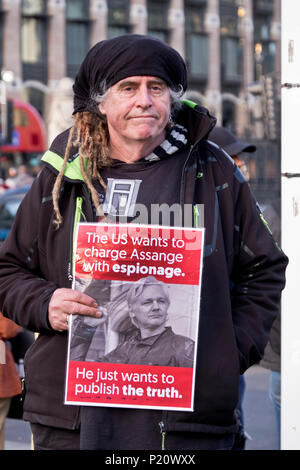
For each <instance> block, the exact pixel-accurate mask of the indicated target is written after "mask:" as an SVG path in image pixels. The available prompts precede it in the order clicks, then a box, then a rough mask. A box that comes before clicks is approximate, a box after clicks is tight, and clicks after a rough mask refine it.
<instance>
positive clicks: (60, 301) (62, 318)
mask: <svg viewBox="0 0 300 470" xmlns="http://www.w3.org/2000/svg"><path fill="white" fill-rule="evenodd" d="M72 314H79V315H89V316H91V317H95V318H100V317H101V316H102V313H101V311H100V309H99V307H98V304H97V302H96V301H95V299H93V298H92V297H90V296H89V295H86V294H84V293H83V292H79V291H76V290H73V289H66V288H62V289H56V290H55V291H54V292H53V295H52V297H51V299H50V302H49V307H48V317H49V322H50V325H51V326H52V328H53V329H54V330H56V331H65V330H67V329H68V318H69V315H72Z"/></svg>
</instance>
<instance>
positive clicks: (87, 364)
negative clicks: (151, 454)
mask: <svg viewBox="0 0 300 470" xmlns="http://www.w3.org/2000/svg"><path fill="white" fill-rule="evenodd" d="M203 239H204V229H195V228H171V227H163V226H148V225H134V224H101V223H99V224H87V223H80V224H78V229H77V235H76V243H75V248H74V281H73V288H74V289H76V290H79V291H82V292H85V293H86V294H88V295H90V296H91V297H93V298H94V299H95V300H96V301H97V303H98V305H99V308H100V310H101V311H102V317H101V318H92V317H88V316H83V315H72V317H71V321H70V325H69V342H68V358H67V380H66V392H65V403H66V404H76V405H78V404H82V405H93V406H115V407H130V408H153V409H173V410H185V411H192V410H193V397H194V381H195V366H196V350H197V338H198V326H199V311H200V288H201V272H202V252H203V241H204V240H203Z"/></svg>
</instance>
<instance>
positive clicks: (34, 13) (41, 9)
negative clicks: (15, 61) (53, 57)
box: [22, 0, 46, 64]
mask: <svg viewBox="0 0 300 470" xmlns="http://www.w3.org/2000/svg"><path fill="white" fill-rule="evenodd" d="M22 14H23V18H22V61H23V62H26V63H33V64H34V63H35V64H37V63H44V62H45V58H46V9H45V1H43V0H24V1H23V3H22Z"/></svg>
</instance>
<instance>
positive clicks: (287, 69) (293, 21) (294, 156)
mask: <svg viewBox="0 0 300 470" xmlns="http://www.w3.org/2000/svg"><path fill="white" fill-rule="evenodd" d="M282 84H286V86H283V87H282V164H281V167H282V173H283V176H282V186H281V188H282V248H283V250H284V252H285V253H286V254H287V255H288V257H289V260H290V261H289V266H288V269H287V284H286V288H285V290H284V292H283V298H282V325H281V329H282V332H281V339H282V343H281V371H282V372H281V448H282V449H284V450H299V449H300V244H299V240H300V147H299V137H300V123H299V118H298V115H299V110H300V86H298V85H299V84H300V1H299V0H283V1H282ZM287 84H288V85H287ZM284 174H286V175H285V176H284Z"/></svg>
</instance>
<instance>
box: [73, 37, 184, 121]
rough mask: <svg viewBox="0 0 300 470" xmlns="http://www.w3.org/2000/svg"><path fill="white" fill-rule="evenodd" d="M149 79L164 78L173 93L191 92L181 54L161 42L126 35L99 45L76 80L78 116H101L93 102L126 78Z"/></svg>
mask: <svg viewBox="0 0 300 470" xmlns="http://www.w3.org/2000/svg"><path fill="white" fill-rule="evenodd" d="M134 75H149V76H154V77H159V78H162V79H163V80H164V81H165V82H166V83H167V84H168V85H169V86H170V87H171V88H172V89H175V90H178V89H179V88H182V90H183V91H185V90H186V88H187V72H186V66H185V63H184V61H183V59H182V57H181V56H180V54H179V53H178V52H177V51H176V50H175V49H173V48H172V47H170V46H169V45H167V44H166V43H164V42H162V41H160V40H159V39H157V38H154V37H151V36H144V35H138V34H125V35H123V36H118V37H115V38H113V39H106V40H104V41H101V42H99V43H97V44H96V45H95V46H94V47H92V49H90V51H89V52H88V53H87V55H86V57H85V59H84V60H83V62H82V64H81V66H80V68H79V71H78V73H77V76H76V78H75V82H74V86H73V91H74V112H73V114H75V113H77V112H79V111H89V112H92V113H95V114H99V110H98V106H97V104H96V102H95V100H94V99H93V95H94V94H95V93H96V94H97V93H102V92H103V89H102V86H103V83H104V82H105V85H106V87H110V86H112V85H114V84H115V83H117V82H118V81H120V80H123V79H124V78H126V77H131V76H134Z"/></svg>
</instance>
